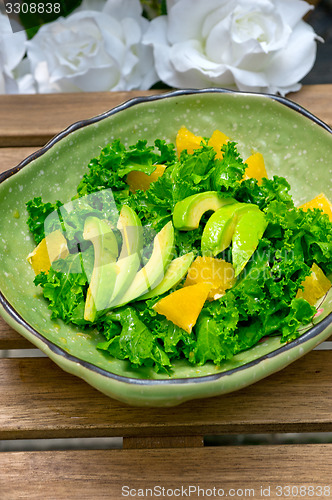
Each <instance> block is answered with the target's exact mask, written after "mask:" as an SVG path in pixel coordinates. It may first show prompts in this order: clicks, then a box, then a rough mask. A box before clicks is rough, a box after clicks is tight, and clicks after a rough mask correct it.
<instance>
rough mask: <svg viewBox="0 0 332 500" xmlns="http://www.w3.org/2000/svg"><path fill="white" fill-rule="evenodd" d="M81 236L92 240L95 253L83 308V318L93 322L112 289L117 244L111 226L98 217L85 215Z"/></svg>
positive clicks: (108, 299) (103, 307)
mask: <svg viewBox="0 0 332 500" xmlns="http://www.w3.org/2000/svg"><path fill="white" fill-rule="evenodd" d="M83 238H84V239H85V240H90V241H91V242H92V245H93V248H94V253H95V256H94V266H93V271H92V276H91V280H90V286H89V288H88V292H87V297H86V301H85V309H84V319H85V320H86V321H91V322H93V321H94V320H95V319H96V316H97V312H98V311H101V310H103V309H106V308H107V306H108V303H109V301H110V298H111V296H112V293H113V290H114V285H115V280H116V277H117V273H116V267H115V266H114V262H115V260H116V258H117V256H118V244H117V240H116V237H115V235H114V233H113V231H112V228H111V227H110V226H109V225H108V224H107V222H105V221H103V220H101V219H98V217H87V219H86V221H85V224H84V231H83Z"/></svg>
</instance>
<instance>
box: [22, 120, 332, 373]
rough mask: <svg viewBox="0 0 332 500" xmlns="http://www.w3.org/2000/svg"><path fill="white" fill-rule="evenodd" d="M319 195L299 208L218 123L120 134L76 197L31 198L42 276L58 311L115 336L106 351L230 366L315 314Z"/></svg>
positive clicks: (326, 238) (320, 268)
mask: <svg viewBox="0 0 332 500" xmlns="http://www.w3.org/2000/svg"><path fill="white" fill-rule="evenodd" d="M320 196H323V198H324V203H325V205H323V204H322V203H320V204H315V200H312V201H311V202H310V203H308V204H307V205H306V206H302V207H296V206H295V205H294V201H293V199H292V196H291V194H290V185H289V184H288V182H287V180H286V179H285V178H283V177H278V176H273V178H268V176H267V174H266V170H265V165H264V159H263V157H262V155H261V154H260V153H257V152H256V153H253V154H252V155H251V156H250V157H249V158H248V159H247V160H245V161H244V160H243V158H241V156H240V154H239V152H238V149H237V143H236V142H233V141H232V140H231V139H229V138H228V137H226V136H225V135H224V134H223V133H221V132H219V131H215V132H214V133H213V135H212V136H211V137H209V138H207V137H200V136H195V135H194V134H193V133H192V132H189V131H188V130H187V129H186V128H185V127H182V128H181V129H180V130H179V131H178V133H177V136H176V144H175V145H174V144H171V143H168V142H166V141H164V140H161V139H156V140H155V142H154V145H153V146H151V145H148V143H147V141H144V140H139V141H138V142H137V143H136V144H135V145H132V146H129V147H125V145H124V144H122V143H121V142H120V140H115V141H113V142H112V143H110V144H108V145H106V146H105V147H104V148H103V149H102V150H101V152H100V154H99V156H98V157H96V158H93V159H92V160H91V161H90V162H89V165H88V171H87V173H85V174H84V175H83V177H82V179H81V181H80V182H79V184H78V186H77V191H76V193H73V198H72V200H71V201H70V202H69V203H63V202H61V201H56V202H55V203H52V202H49V201H47V200H46V201H43V200H42V198H41V197H36V198H34V199H33V200H29V201H27V203H26V207H27V211H28V215H29V217H28V227H29V230H30V231H31V233H32V235H33V237H34V240H35V243H36V245H37V246H36V248H35V250H34V251H33V252H32V253H31V254H29V256H28V260H29V262H30V264H31V265H32V267H33V269H34V271H35V274H36V277H35V279H34V283H35V285H36V286H39V287H41V289H42V293H43V296H44V298H45V299H46V300H47V302H48V308H49V309H50V311H51V318H52V319H54V320H55V319H60V320H62V321H64V322H65V323H67V324H69V323H71V324H74V325H78V326H79V328H80V329H83V330H85V331H86V332H87V333H90V335H94V334H95V332H96V331H97V332H99V333H101V334H102V335H103V337H104V340H103V341H102V342H100V343H99V344H98V345H97V349H100V350H102V351H104V352H105V355H110V356H111V357H115V358H118V359H124V360H128V361H129V362H130V363H131V364H132V366H133V367H140V366H147V367H153V368H154V369H155V370H156V371H157V372H165V373H168V374H169V375H171V374H172V365H173V362H174V361H175V360H176V359H186V360H187V361H188V362H189V363H191V364H194V365H197V366H198V365H203V364H205V363H206V362H213V363H215V364H216V365H220V364H221V363H222V362H223V361H224V360H228V359H231V358H232V357H233V356H234V355H235V354H237V353H239V352H241V351H244V350H246V349H249V348H251V347H252V346H254V345H255V344H257V343H258V342H260V341H261V340H262V339H263V338H264V337H267V336H272V335H275V336H280V340H281V342H282V343H284V342H290V341H292V340H294V339H296V338H297V337H299V336H300V335H301V332H300V331H299V327H301V325H307V324H309V323H310V322H311V321H312V319H313V317H314V315H315V314H316V313H317V309H316V307H315V304H317V300H318V299H320V298H321V297H322V296H323V295H324V294H325V293H326V292H327V291H328V290H329V288H330V286H331V282H330V279H329V278H331V274H332V222H331V221H332V218H331V216H330V215H329V210H330V209H331V205H330V203H329V202H328V200H327V198H326V197H325V196H324V195H320ZM324 206H326V207H327V209H326V210H325V209H324ZM317 207H318V208H317ZM331 213H332V212H331ZM73 335H75V333H73Z"/></svg>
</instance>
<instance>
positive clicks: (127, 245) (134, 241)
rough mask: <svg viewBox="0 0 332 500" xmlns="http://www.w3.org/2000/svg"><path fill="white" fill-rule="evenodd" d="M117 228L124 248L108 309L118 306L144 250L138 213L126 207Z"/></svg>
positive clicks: (118, 263)
mask: <svg viewBox="0 0 332 500" xmlns="http://www.w3.org/2000/svg"><path fill="white" fill-rule="evenodd" d="M117 228H118V229H119V230H120V231H121V233H122V248H121V252H120V255H119V259H118V260H117V262H116V264H115V266H116V273H117V277H116V281H115V285H114V289H113V293H112V297H111V299H110V302H109V305H108V307H113V306H115V305H116V304H117V301H118V298H119V297H121V296H122V295H123V293H124V292H125V291H126V290H127V289H128V287H129V286H130V284H131V282H132V280H133V279H134V276H135V274H136V273H137V271H138V268H139V267H140V254H141V251H142V248H143V235H142V225H141V221H140V219H139V217H138V216H137V214H136V212H135V211H134V210H133V209H132V208H130V207H128V206H127V205H124V206H123V207H122V209H121V212H120V215H119V220H118V223H117Z"/></svg>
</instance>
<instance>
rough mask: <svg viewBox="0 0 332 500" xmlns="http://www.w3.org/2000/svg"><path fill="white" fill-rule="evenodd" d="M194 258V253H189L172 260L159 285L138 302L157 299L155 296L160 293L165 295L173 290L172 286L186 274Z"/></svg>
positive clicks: (142, 296)
mask: <svg viewBox="0 0 332 500" xmlns="http://www.w3.org/2000/svg"><path fill="white" fill-rule="evenodd" d="M194 257H195V255H194V252H189V253H186V254H185V255H182V256H181V257H178V258H177V259H173V260H172V261H171V263H170V265H169V266H168V268H167V270H166V273H165V276H164V278H163V279H162V280H161V282H160V283H159V285H157V286H156V287H154V288H152V290H150V292H147V293H145V294H144V295H141V296H140V297H139V299H138V300H146V299H151V298H152V297H157V295H161V294H162V293H165V292H167V291H168V290H170V289H171V288H173V286H175V285H177V284H178V283H179V281H181V280H182V278H183V277H184V275H185V274H186V273H187V271H188V269H189V267H190V266H191V264H192V261H193V260H194Z"/></svg>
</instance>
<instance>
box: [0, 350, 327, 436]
mask: <svg viewBox="0 0 332 500" xmlns="http://www.w3.org/2000/svg"><path fill="white" fill-rule="evenodd" d="M330 361H331V352H330V351H314V352H311V353H309V354H307V355H306V356H305V357H303V358H302V359H300V360H298V361H296V362H295V363H293V364H291V365H290V366H289V367H287V368H286V369H284V370H283V371H281V372H279V373H276V374H274V375H271V376H270V377H268V378H266V379H264V380H262V381H260V382H258V383H256V384H254V385H251V386H249V387H247V388H246V389H243V390H241V391H237V392H234V393H231V394H228V395H225V396H220V397H216V398H209V399H203V400H197V401H191V402H187V403H184V404H182V405H181V406H179V407H175V408H134V407H129V406H127V405H125V404H124V403H119V402H117V401H114V400H112V399H110V398H108V397H106V396H104V395H103V394H101V393H100V392H98V391H96V390H95V389H93V388H92V387H90V386H89V385H87V384H86V383H85V382H83V381H82V380H81V379H79V378H77V377H74V376H71V375H68V374H66V373H65V372H64V371H62V370H61V369H60V368H58V367H57V366H56V365H55V364H54V363H53V362H52V361H50V360H49V359H48V358H30V359H28V358H21V359H0V380H1V404H0V439H24V438H28V437H30V438H42V437H49V438H57V437H79V436H81V437H83V436H85V437H89V436H126V437H135V436H138V437H145V436H147V437H148V436H166V435H168V436H185V435H188V436H190V435H208V434H225V433H266V432H296V431H297V432H310V431H317V432H318V431H332V419H331V415H332V392H331V380H332V364H331V362H330ZM281 408H282V410H281Z"/></svg>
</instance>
